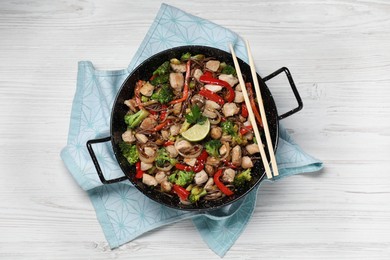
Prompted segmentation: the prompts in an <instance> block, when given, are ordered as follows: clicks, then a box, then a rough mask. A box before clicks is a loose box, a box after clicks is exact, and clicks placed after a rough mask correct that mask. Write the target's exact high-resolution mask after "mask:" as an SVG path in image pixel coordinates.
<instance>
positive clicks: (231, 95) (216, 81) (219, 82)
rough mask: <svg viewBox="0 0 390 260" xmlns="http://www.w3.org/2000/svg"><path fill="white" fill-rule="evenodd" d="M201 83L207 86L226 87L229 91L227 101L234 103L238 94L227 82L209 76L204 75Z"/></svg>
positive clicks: (200, 78)
mask: <svg viewBox="0 0 390 260" xmlns="http://www.w3.org/2000/svg"><path fill="white" fill-rule="evenodd" d="M199 81H200V82H202V83H205V84H214V85H218V86H222V87H225V88H226V89H227V90H228V94H227V95H226V97H225V99H226V101H227V102H233V100H234V97H235V95H236V93H234V90H233V88H232V86H230V84H229V83H227V82H226V81H224V80H220V79H216V78H213V77H210V76H209V75H204V74H203V75H202V76H200V77H199Z"/></svg>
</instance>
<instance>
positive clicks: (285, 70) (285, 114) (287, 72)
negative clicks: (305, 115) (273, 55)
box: [263, 67, 303, 120]
mask: <svg viewBox="0 0 390 260" xmlns="http://www.w3.org/2000/svg"><path fill="white" fill-rule="evenodd" d="M282 72H284V73H286V76H287V79H288V82H289V83H290V86H291V89H292V91H293V93H294V96H295V98H296V100H297V102H298V106H297V107H296V108H294V109H292V110H290V111H288V112H286V113H284V114H282V115H280V116H278V119H279V120H281V119H283V118H286V117H289V116H291V115H292V114H295V113H296V112H298V111H299V110H301V109H302V108H303V103H302V99H301V96H300V95H299V92H298V89H297V87H296V86H295V83H294V80H293V78H292V76H291V73H290V71H289V70H288V69H287V68H286V67H282V68H280V69H278V70H277V71H275V72H273V73H271V74H270V75H268V76H267V77H265V78H263V80H264V82H265V81H267V80H270V79H272V78H273V77H275V76H277V75H279V74H280V73H282Z"/></svg>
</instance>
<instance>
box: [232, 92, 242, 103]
mask: <svg viewBox="0 0 390 260" xmlns="http://www.w3.org/2000/svg"><path fill="white" fill-rule="evenodd" d="M234 93H235V95H234V103H242V102H244V94H242V92H241V91H237V90H236V91H234Z"/></svg>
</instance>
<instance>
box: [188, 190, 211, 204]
mask: <svg viewBox="0 0 390 260" xmlns="http://www.w3.org/2000/svg"><path fill="white" fill-rule="evenodd" d="M206 194H207V191H206V190H205V189H203V188H201V187H199V186H195V187H193V188H192V189H191V194H190V197H189V198H188V199H189V200H190V201H191V202H192V203H195V202H197V201H198V200H199V199H200V198H201V197H203V196H205V195H206Z"/></svg>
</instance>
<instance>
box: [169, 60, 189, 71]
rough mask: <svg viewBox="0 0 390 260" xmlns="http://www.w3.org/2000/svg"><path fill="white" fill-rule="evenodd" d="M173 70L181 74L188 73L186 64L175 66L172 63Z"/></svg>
mask: <svg viewBox="0 0 390 260" xmlns="http://www.w3.org/2000/svg"><path fill="white" fill-rule="evenodd" d="M171 68H172V70H174V71H175V72H181V73H184V72H186V64H185V63H180V64H174V63H172V62H171Z"/></svg>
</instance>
